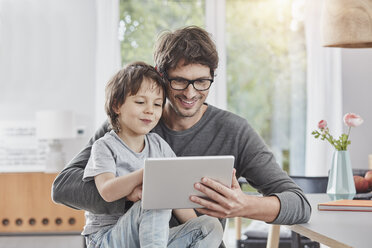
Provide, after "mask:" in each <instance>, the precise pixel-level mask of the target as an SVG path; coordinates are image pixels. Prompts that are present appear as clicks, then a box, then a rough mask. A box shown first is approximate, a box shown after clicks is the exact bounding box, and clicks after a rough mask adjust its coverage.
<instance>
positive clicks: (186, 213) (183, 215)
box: [173, 209, 197, 224]
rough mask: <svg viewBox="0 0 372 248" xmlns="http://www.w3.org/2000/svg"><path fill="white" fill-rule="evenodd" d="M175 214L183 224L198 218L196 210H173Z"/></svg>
mask: <svg viewBox="0 0 372 248" xmlns="http://www.w3.org/2000/svg"><path fill="white" fill-rule="evenodd" d="M173 214H174V215H175V216H176V218H177V220H178V221H179V222H180V223H181V224H183V223H185V222H186V221H188V220H190V219H192V218H196V217H197V216H196V213H195V211H194V209H173Z"/></svg>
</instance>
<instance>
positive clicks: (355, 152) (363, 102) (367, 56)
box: [342, 48, 372, 169]
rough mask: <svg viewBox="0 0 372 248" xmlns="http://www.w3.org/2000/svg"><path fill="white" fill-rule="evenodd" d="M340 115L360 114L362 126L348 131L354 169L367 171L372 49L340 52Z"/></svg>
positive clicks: (371, 137) (371, 125)
mask: <svg viewBox="0 0 372 248" xmlns="http://www.w3.org/2000/svg"><path fill="white" fill-rule="evenodd" d="M342 85H343V112H344V113H348V112H353V113H357V114H359V115H360V116H361V117H362V118H363V119H364V123H363V124H362V125H361V126H359V127H357V128H352V130H351V135H350V139H351V145H350V146H349V151H350V157H351V163H352V166H353V168H361V169H367V168H368V154H372V107H371V106H372V97H371V95H372V49H371V48H367V49H342Z"/></svg>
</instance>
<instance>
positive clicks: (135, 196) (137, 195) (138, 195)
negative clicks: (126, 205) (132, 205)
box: [126, 184, 142, 202]
mask: <svg viewBox="0 0 372 248" xmlns="http://www.w3.org/2000/svg"><path fill="white" fill-rule="evenodd" d="M126 198H127V200H129V201H132V202H137V201H139V200H141V199H142V184H141V185H138V186H136V187H135V188H134V189H133V191H132V192H131V193H130V194H129V195H127V197H126Z"/></svg>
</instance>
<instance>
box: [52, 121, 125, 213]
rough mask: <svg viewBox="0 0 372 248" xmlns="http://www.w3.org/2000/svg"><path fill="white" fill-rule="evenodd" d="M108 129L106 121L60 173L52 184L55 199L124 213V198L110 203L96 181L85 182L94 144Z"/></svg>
mask: <svg viewBox="0 0 372 248" xmlns="http://www.w3.org/2000/svg"><path fill="white" fill-rule="evenodd" d="M108 131H109V128H108V122H107V121H106V122H105V123H104V124H103V125H102V126H101V127H100V128H99V129H98V130H97V132H96V133H95V134H94V136H93V137H92V138H91V139H90V140H89V142H88V144H87V145H86V147H85V148H84V149H83V150H82V151H81V152H80V153H79V154H78V155H77V156H76V157H75V158H74V159H73V160H72V161H71V162H70V163H69V164H68V165H67V166H66V167H65V168H64V169H63V170H62V171H61V172H60V173H59V175H58V176H57V177H56V179H55V180H54V182H53V185H52V199H53V201H55V202H56V203H61V204H64V205H66V206H69V207H72V208H76V209H84V210H87V211H89V212H91V213H95V214H104V213H106V214H117V213H124V205H125V200H124V199H120V200H118V201H115V202H111V203H108V202H106V201H104V200H103V199H102V197H101V196H100V195H99V193H98V190H97V188H96V185H95V184H94V181H89V182H83V174H84V168H85V166H86V165H87V162H88V159H89V157H90V152H91V149H92V145H93V143H94V142H95V141H96V140H97V139H99V138H100V137H102V136H103V135H104V134H105V133H106V132H108Z"/></svg>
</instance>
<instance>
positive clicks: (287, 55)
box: [226, 0, 306, 175]
mask: <svg viewBox="0 0 372 248" xmlns="http://www.w3.org/2000/svg"><path fill="white" fill-rule="evenodd" d="M303 2H304V1H299V0H281V1H276V0H275V1H274V0H227V1H226V49H227V62H226V64H227V92H228V93H227V103H228V109H229V110H230V111H232V112H234V113H237V114H239V115H241V116H243V117H245V118H246V119H247V120H248V122H249V123H250V124H251V125H252V126H253V127H254V128H255V129H256V130H257V131H258V133H259V134H260V135H261V136H262V137H263V139H264V140H265V141H266V143H267V144H268V145H269V146H270V147H271V149H272V150H273V152H274V154H275V157H276V159H277V161H278V162H279V164H281V165H282V166H283V167H284V168H285V169H287V168H286V167H288V165H289V164H290V167H291V168H290V170H291V171H290V172H291V174H297V175H301V174H303V173H304V171H305V168H304V164H305V124H306V119H305V118H306V83H305V82H306V53H305V51H306V47H305V35H304V26H303V22H302V18H303V15H301V7H303Z"/></svg>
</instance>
